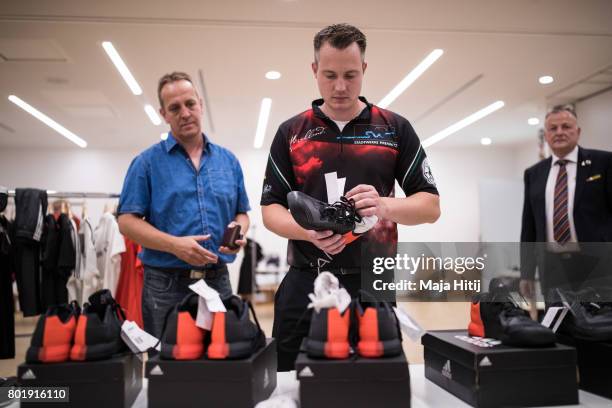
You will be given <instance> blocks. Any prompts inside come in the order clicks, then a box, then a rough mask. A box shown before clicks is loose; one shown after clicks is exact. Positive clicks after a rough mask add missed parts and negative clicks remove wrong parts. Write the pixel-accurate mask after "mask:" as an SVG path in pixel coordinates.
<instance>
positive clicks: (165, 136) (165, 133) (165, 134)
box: [160, 132, 168, 140]
mask: <svg viewBox="0 0 612 408" xmlns="http://www.w3.org/2000/svg"><path fill="white" fill-rule="evenodd" d="M160 136H161V140H166V139H168V132H164V133H162V134H161V135H160Z"/></svg>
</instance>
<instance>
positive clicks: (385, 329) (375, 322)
mask: <svg viewBox="0 0 612 408" xmlns="http://www.w3.org/2000/svg"><path fill="white" fill-rule="evenodd" d="M360 293H362V294H364V295H367V296H368V297H371V298H372V302H368V303H367V304H365V303H362V302H360V301H359V298H357V299H355V300H354V301H353V302H354V308H355V316H356V323H357V330H356V332H357V334H358V337H357V339H356V342H357V353H359V355H360V356H362V357H367V358H380V357H393V356H397V355H399V354H401V353H402V334H401V332H400V328H399V323H398V321H397V317H396V316H395V312H393V309H391V306H389V304H388V303H387V302H383V301H378V300H377V299H376V298H374V297H373V296H372V295H370V294H369V293H367V292H364V291H361V292H360Z"/></svg>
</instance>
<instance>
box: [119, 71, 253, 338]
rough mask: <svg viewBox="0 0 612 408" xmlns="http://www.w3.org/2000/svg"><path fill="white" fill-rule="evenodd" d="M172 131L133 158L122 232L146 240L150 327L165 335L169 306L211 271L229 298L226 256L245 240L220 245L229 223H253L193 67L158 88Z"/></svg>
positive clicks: (145, 303) (122, 203) (145, 297)
mask: <svg viewBox="0 0 612 408" xmlns="http://www.w3.org/2000/svg"><path fill="white" fill-rule="evenodd" d="M157 94H158V98H159V103H160V106H161V108H160V113H161V115H162V116H163V117H164V120H165V121H166V123H168V125H170V129H171V132H170V133H169V134H168V138H167V139H166V140H164V141H162V142H160V143H157V144H155V145H153V146H152V147H150V148H149V149H147V150H145V151H144V152H142V153H140V154H139V155H138V156H137V157H136V158H135V159H134V160H133V161H132V164H131V165H130V168H129V169H128V172H127V175H126V177H125V182H124V184H123V190H122V192H121V199H120V200H119V208H118V211H117V212H118V213H119V228H120V230H121V233H123V234H124V235H126V236H127V237H129V238H130V239H132V240H133V241H135V242H137V243H138V244H140V245H142V247H143V251H142V253H141V254H140V258H141V259H142V262H143V264H144V265H145V268H144V286H143V291H142V314H143V320H144V325H145V327H144V328H145V330H146V331H148V332H149V333H151V334H153V335H154V336H156V337H159V336H161V334H162V333H161V331H162V327H163V325H164V318H165V316H166V314H167V312H168V310H169V309H170V308H172V307H173V306H174V305H175V304H176V303H178V302H179V301H180V300H181V299H182V298H183V297H184V296H185V295H186V294H187V293H189V291H190V290H189V287H188V286H189V285H190V284H191V283H193V282H194V281H196V280H197V279H200V278H204V279H205V280H206V283H207V284H208V285H209V286H211V287H212V288H214V289H216V290H217V291H218V292H219V294H220V295H221V297H222V298H227V297H229V296H231V294H232V288H231V286H230V283H229V276H228V271H227V266H226V264H227V263H230V262H233V261H234V259H235V258H236V253H238V251H239V250H240V248H242V247H243V246H244V245H245V244H246V241H245V240H244V239H241V240H238V241H237V244H238V245H239V248H238V249H236V250H231V249H229V248H227V247H223V246H221V240H222V237H223V232H224V231H225V228H226V227H228V226H231V225H234V224H239V225H240V226H241V230H242V234H243V235H244V234H246V231H247V229H248V228H249V217H248V215H247V214H246V213H247V211H249V210H250V207H249V200H248V197H247V195H246V191H245V188H244V178H243V175H242V169H241V168H240V163H239V162H238V160H237V159H236V157H235V156H234V155H233V154H232V153H231V152H230V151H228V150H227V149H224V148H223V147H221V146H218V145H215V144H213V143H211V142H210V140H208V138H207V137H206V136H205V135H204V134H203V133H202V128H201V120H202V100H201V99H200V97H199V96H198V94H197V91H196V89H195V87H194V85H193V82H192V80H191V78H190V77H189V75H187V74H185V73H182V72H173V73H172V74H167V75H164V76H163V77H162V78H161V79H160V81H159V86H158V90H157Z"/></svg>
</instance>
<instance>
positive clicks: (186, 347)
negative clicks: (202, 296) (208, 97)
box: [160, 293, 206, 360]
mask: <svg viewBox="0 0 612 408" xmlns="http://www.w3.org/2000/svg"><path fill="white" fill-rule="evenodd" d="M198 299H199V296H198V294H197V293H190V294H189V295H187V296H185V298H184V299H183V300H182V301H181V302H180V303H178V304H177V305H176V306H174V308H172V310H171V311H170V312H169V313H168V317H167V318H166V323H165V326H164V330H163V334H162V337H161V353H160V356H161V358H163V359H165V360H195V359H198V358H200V357H202V355H203V354H204V348H205V345H204V340H205V334H206V331H205V330H203V329H201V328H200V327H198V326H196V318H197V315H198Z"/></svg>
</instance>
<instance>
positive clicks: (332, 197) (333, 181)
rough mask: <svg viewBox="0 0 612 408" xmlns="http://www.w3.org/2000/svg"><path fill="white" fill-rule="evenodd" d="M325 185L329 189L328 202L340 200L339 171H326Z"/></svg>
mask: <svg viewBox="0 0 612 408" xmlns="http://www.w3.org/2000/svg"><path fill="white" fill-rule="evenodd" d="M325 187H326V190H327V202H328V203H329V204H331V203H335V202H336V201H340V191H343V190H339V189H338V173H336V172H335V171H334V172H332V173H325Z"/></svg>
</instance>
